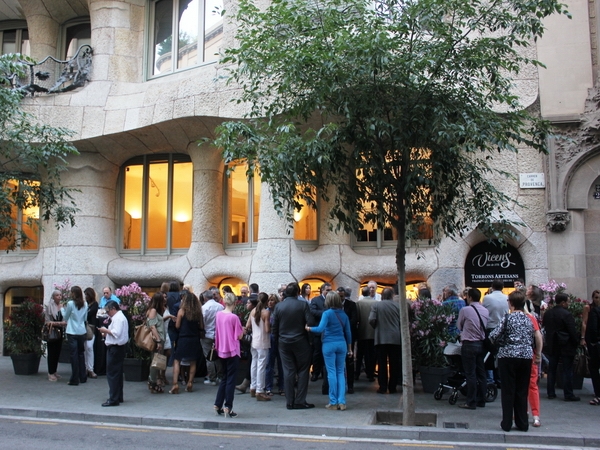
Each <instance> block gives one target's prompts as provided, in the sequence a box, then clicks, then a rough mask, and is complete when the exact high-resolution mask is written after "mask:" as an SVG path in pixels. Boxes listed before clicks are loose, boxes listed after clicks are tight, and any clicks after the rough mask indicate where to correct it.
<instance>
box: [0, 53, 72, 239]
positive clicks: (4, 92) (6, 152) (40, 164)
mask: <svg viewBox="0 0 600 450" xmlns="http://www.w3.org/2000/svg"><path fill="white" fill-rule="evenodd" d="M31 63H33V60H31V59H30V58H28V57H26V56H24V55H18V54H8V55H2V56H0V130H1V131H0V242H3V243H4V242H5V243H6V248H7V250H8V251H10V250H15V249H16V248H17V247H19V246H25V245H26V244H27V243H28V242H29V241H30V240H31V237H30V236H29V235H28V234H27V233H26V232H25V229H26V228H28V229H37V226H38V225H37V219H36V218H35V217H32V216H31V215H28V216H27V219H26V220H24V221H22V222H21V223H19V219H18V217H19V215H18V212H19V211H25V210H34V209H37V208H39V210H40V217H39V218H40V219H43V220H45V221H46V222H47V221H49V220H50V219H52V220H53V221H54V223H55V225H56V227H57V228H59V227H61V226H63V225H65V224H71V226H73V225H74V224H75V213H76V212H77V211H78V210H77V207H76V205H75V202H74V200H73V198H72V196H71V193H72V192H73V190H72V189H68V188H65V187H63V186H62V185H61V173H62V172H63V171H64V170H66V168H67V161H66V158H67V156H69V155H74V154H78V152H77V149H76V148H75V147H74V146H73V145H72V144H71V143H69V142H68V141H67V138H68V137H69V136H70V135H71V134H72V132H71V131H69V130H67V129H66V128H60V127H52V126H48V125H43V124H40V123H38V122H37V121H36V119H35V117H34V116H33V115H31V114H29V113H27V112H26V111H24V110H23V108H22V105H21V100H22V99H23V97H24V96H25V95H26V93H25V92H23V91H20V90H18V89H13V88H12V79H13V78H14V77H15V76H16V77H23V76H25V74H26V70H28V69H29V66H28V64H31ZM23 225H27V227H24V226H23Z"/></svg>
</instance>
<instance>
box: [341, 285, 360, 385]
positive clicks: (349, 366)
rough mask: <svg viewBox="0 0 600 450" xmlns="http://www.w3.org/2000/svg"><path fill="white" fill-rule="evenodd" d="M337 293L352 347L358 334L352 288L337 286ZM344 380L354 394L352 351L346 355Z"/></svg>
mask: <svg viewBox="0 0 600 450" xmlns="http://www.w3.org/2000/svg"><path fill="white" fill-rule="evenodd" d="M337 291H338V294H340V297H341V298H342V305H343V307H344V312H345V313H346V315H347V316H348V319H350V333H351V334H352V349H354V344H355V342H356V337H357V335H358V308H357V307H356V303H355V302H353V301H352V300H350V296H351V295H352V290H351V289H350V288H349V287H339V288H338V290H337ZM346 381H347V383H348V394H354V353H352V354H349V355H347V356H346Z"/></svg>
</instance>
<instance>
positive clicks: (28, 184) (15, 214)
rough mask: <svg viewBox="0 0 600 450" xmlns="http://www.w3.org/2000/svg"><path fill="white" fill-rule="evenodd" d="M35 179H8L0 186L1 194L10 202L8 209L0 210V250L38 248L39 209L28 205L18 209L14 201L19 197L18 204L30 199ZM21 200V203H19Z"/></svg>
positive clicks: (34, 186)
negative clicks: (0, 225)
mask: <svg viewBox="0 0 600 450" xmlns="http://www.w3.org/2000/svg"><path fill="white" fill-rule="evenodd" d="M38 186H39V182H37V181H18V180H8V181H7V182H6V183H5V184H4V187H3V188H2V191H3V192H2V196H3V197H5V198H8V199H11V198H12V199H13V200H10V201H9V202H10V203H12V206H11V208H10V211H8V210H7V211H2V214H3V219H2V223H3V225H6V226H3V228H2V229H0V231H1V233H2V234H1V235H0V237H1V239H0V250H17V251H31V250H37V249H38V238H39V236H38V233H39V218H40V209H39V207H37V206H29V207H27V208H23V209H19V208H17V207H16V206H15V204H14V202H16V201H17V198H20V200H19V204H27V203H28V202H29V201H30V200H29V198H30V195H31V190H35V189H37V188H38ZM21 202H23V203H21Z"/></svg>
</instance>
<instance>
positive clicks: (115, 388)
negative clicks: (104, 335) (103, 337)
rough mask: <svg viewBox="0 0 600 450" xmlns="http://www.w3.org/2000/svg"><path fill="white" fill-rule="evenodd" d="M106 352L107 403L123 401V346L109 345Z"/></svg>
mask: <svg viewBox="0 0 600 450" xmlns="http://www.w3.org/2000/svg"><path fill="white" fill-rule="evenodd" d="M107 347H108V348H107V351H106V381H108V401H109V402H112V403H118V402H122V401H123V362H124V361H125V345H109V346H107Z"/></svg>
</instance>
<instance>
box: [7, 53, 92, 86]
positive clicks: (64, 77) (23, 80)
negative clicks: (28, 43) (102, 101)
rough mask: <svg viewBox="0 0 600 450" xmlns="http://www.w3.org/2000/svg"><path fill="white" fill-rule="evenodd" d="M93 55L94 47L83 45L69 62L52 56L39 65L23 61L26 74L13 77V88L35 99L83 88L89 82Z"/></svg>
mask: <svg viewBox="0 0 600 450" xmlns="http://www.w3.org/2000/svg"><path fill="white" fill-rule="evenodd" d="M92 53H93V51H92V47H90V46H89V45H82V46H81V47H79V49H77V52H76V53H75V55H74V56H73V58H71V59H69V60H68V61H61V60H59V59H56V58H54V57H52V56H47V57H46V58H44V59H43V60H42V61H40V62H39V63H37V64H32V63H30V62H27V61H22V63H23V65H25V66H27V70H26V74H25V76H23V77H18V76H16V75H14V76H13V77H12V80H11V81H12V83H13V88H14V89H19V90H22V91H24V92H26V93H28V94H31V96H32V97H33V96H34V95H35V94H36V93H40V92H45V93H47V94H58V93H61V92H68V91H72V90H73V89H77V88H79V87H82V86H84V85H85V83H86V81H89V76H90V71H91V70H92Z"/></svg>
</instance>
